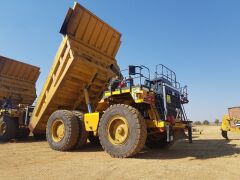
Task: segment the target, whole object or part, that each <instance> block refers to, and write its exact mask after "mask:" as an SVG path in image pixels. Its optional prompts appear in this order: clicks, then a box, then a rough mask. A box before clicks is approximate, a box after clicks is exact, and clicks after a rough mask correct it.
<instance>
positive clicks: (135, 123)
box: [98, 104, 147, 158]
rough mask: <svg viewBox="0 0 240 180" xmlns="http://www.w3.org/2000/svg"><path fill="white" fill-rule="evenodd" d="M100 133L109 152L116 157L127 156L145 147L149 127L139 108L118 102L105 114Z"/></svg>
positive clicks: (100, 124) (102, 143)
mask: <svg viewBox="0 0 240 180" xmlns="http://www.w3.org/2000/svg"><path fill="white" fill-rule="evenodd" d="M98 135H99V140H100V143H101V145H102V147H103V149H104V150H105V151H106V152H107V153H108V154H110V155H111V156H112V157H116V158H127V157H132V156H134V155H136V154H137V153H139V152H140V151H141V150H142V148H143V147H144V144H145V142H146V138H147V127H146V123H145V121H144V119H143V117H142V115H141V114H140V112H139V111H138V110H137V109H135V108H133V107H131V106H128V105H123V104H116V105H113V106H111V107H110V108H108V109H107V110H106V111H105V113H104V114H103V116H102V118H101V120H100V123H99V129H98Z"/></svg>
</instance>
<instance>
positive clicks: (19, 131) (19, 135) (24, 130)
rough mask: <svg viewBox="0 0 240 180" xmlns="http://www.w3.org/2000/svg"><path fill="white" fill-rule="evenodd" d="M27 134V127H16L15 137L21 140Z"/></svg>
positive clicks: (26, 136)
mask: <svg viewBox="0 0 240 180" xmlns="http://www.w3.org/2000/svg"><path fill="white" fill-rule="evenodd" d="M29 134H30V130H29V129H28V128H18V129H17V136H16V138H17V139H21V140H23V139H26V138H28V136H29Z"/></svg>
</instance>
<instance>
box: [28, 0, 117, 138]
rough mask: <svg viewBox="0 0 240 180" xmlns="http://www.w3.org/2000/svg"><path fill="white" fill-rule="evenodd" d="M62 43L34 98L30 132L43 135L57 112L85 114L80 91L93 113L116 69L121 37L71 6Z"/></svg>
mask: <svg viewBox="0 0 240 180" xmlns="http://www.w3.org/2000/svg"><path fill="white" fill-rule="evenodd" d="M61 33H62V34H63V35H64V39H63V41H62V43H61V45H60V47H59V50H58V52H57V54H56V57H55V60H54V63H53V65H52V68H51V70H50V72H49V75H48V78H47V80H46V82H45V85H44V87H43V89H42V92H41V95H40V97H39V98H38V101H37V104H36V107H35V110H34V112H33V116H32V119H31V123H30V125H29V127H30V129H31V130H32V131H33V132H36V133H45V129H46V123H47V120H48V118H49V117H50V115H51V114H52V113H53V112H54V111H55V110H57V109H68V110H72V109H76V110H80V111H81V112H84V113H86V112H87V108H86V105H85V99H84V92H83V89H84V88H87V89H88V94H89V100H90V102H91V104H92V106H93V111H95V109H96V106H97V104H98V102H99V101H100V100H101V98H102V95H103V94H102V93H103V92H104V91H105V90H106V89H107V85H108V83H109V81H110V79H111V78H112V77H113V76H115V73H116V71H114V70H113V69H112V67H114V68H118V66H117V61H116V59H115V56H116V53H117V51H118V48H119V45H120V37H121V34H120V33H118V32H117V31H116V30H114V29H113V28H111V27H110V26H109V25H108V24H106V23H105V22H104V21H102V20H100V19H99V18H98V17H97V16H95V15H94V14H92V13H91V12H89V11H88V10H86V9H85V8H83V7H82V6H80V5H79V4H77V3H75V5H74V7H73V8H72V9H70V10H69V12H68V14H67V16H66V18H65V21H64V24H63V26H62V29H61Z"/></svg>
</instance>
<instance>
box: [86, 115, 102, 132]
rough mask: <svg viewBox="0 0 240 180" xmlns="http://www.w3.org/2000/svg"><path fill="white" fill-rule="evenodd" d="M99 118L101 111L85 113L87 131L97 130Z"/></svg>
mask: <svg viewBox="0 0 240 180" xmlns="http://www.w3.org/2000/svg"><path fill="white" fill-rule="evenodd" d="M99 120H100V118H99V113H88V114H84V123H85V128H86V131H97V129H98V123H99Z"/></svg>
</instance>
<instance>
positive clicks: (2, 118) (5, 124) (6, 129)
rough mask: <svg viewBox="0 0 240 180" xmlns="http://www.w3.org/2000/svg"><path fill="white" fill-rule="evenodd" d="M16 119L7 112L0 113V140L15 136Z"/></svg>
mask: <svg viewBox="0 0 240 180" xmlns="http://www.w3.org/2000/svg"><path fill="white" fill-rule="evenodd" d="M16 134H17V120H16V119H14V118H11V117H10V116H8V115H7V114H2V115H0V141H2V142H6V141H9V140H11V139H14V138H16Z"/></svg>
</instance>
